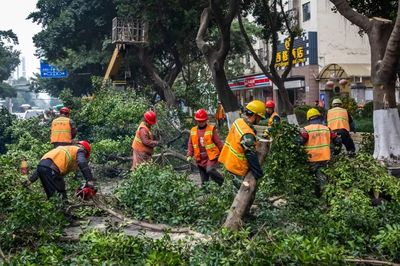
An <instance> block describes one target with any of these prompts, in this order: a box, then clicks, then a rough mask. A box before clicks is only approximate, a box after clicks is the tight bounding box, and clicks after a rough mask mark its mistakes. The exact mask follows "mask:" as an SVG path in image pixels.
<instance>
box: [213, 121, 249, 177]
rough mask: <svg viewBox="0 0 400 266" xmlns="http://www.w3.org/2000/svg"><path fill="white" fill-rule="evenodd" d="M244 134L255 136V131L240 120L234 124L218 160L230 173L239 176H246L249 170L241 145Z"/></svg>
mask: <svg viewBox="0 0 400 266" xmlns="http://www.w3.org/2000/svg"><path fill="white" fill-rule="evenodd" d="M244 134H252V135H254V136H255V132H254V130H253V129H252V128H251V127H250V126H249V125H247V123H246V122H245V121H244V119H243V118H238V119H236V120H235V122H234V123H233V124H232V127H231V129H230V130H229V133H228V136H227V137H226V140H225V144H224V147H223V148H222V151H221V154H220V156H219V158H218V161H219V162H220V163H222V164H223V165H224V166H225V168H226V169H227V170H228V171H229V172H231V173H233V174H235V175H239V176H245V175H246V174H247V172H248V170H249V165H248V162H247V159H246V156H245V154H244V148H243V146H242V145H241V144H240V141H241V139H242V136H243V135H244Z"/></svg>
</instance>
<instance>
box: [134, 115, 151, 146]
mask: <svg viewBox="0 0 400 266" xmlns="http://www.w3.org/2000/svg"><path fill="white" fill-rule="evenodd" d="M142 127H143V128H145V129H146V130H147V134H148V135H149V138H150V139H153V134H151V131H150V129H149V128H148V127H147V126H146V124H145V123H144V122H142V123H140V125H139V127H138V129H137V130H136V134H135V137H134V138H133V141H132V149H134V150H135V151H137V152H145V153H147V154H152V153H153V148H152V147H149V146H146V145H144V144H143V142H142V140H141V139H140V135H139V131H140V129H141V128H142Z"/></svg>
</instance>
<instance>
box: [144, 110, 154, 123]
mask: <svg viewBox="0 0 400 266" xmlns="http://www.w3.org/2000/svg"><path fill="white" fill-rule="evenodd" d="M143 117H144V120H145V121H146V122H147V123H149V125H154V124H155V123H157V119H156V118H157V117H156V113H154V112H153V111H147V112H146V113H144V115H143Z"/></svg>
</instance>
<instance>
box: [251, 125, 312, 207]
mask: <svg viewBox="0 0 400 266" xmlns="http://www.w3.org/2000/svg"><path fill="white" fill-rule="evenodd" d="M274 127H275V130H273V133H272V138H273V141H272V143H271V146H270V152H269V154H268V156H267V158H266V160H265V162H264V165H263V170H264V175H265V176H264V177H263V179H262V182H261V184H260V185H259V191H258V196H259V197H261V198H267V197H270V196H282V195H283V196H284V197H285V198H286V199H288V200H289V201H290V203H291V204H292V203H293V204H303V203H305V204H306V205H307V204H309V203H311V202H310V200H309V198H310V197H311V198H312V197H313V191H314V190H313V188H314V184H315V180H314V177H313V176H312V175H311V174H310V170H309V165H308V154H307V153H306V151H305V150H304V148H303V147H302V146H301V145H299V143H298V140H299V136H300V131H299V128H298V127H296V126H293V125H290V124H287V123H281V124H279V125H274Z"/></svg>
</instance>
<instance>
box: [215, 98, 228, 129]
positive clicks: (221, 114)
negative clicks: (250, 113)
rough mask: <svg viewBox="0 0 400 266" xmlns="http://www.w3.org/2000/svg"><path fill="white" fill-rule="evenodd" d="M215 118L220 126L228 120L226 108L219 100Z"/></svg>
mask: <svg viewBox="0 0 400 266" xmlns="http://www.w3.org/2000/svg"><path fill="white" fill-rule="evenodd" d="M215 120H217V124H218V126H219V127H221V126H223V125H224V123H225V121H226V115H225V110H224V107H223V106H222V103H221V102H220V101H218V107H217V111H216V112H215Z"/></svg>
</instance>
